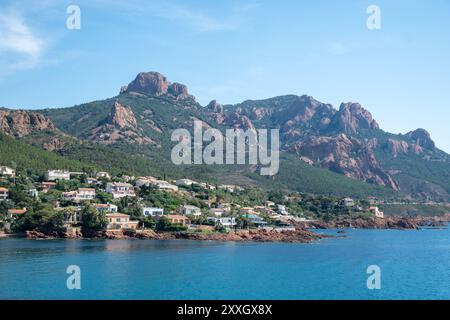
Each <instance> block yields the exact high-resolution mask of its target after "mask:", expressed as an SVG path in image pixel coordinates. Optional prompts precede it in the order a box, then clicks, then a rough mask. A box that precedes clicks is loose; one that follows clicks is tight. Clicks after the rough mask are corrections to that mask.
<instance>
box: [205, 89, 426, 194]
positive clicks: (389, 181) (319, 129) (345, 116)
mask: <svg viewBox="0 0 450 320" xmlns="http://www.w3.org/2000/svg"><path fill="white" fill-rule="evenodd" d="M205 109H206V110H207V113H209V115H210V118H211V119H212V121H214V122H216V123H217V124H221V125H222V124H225V125H227V126H229V127H235V128H241V129H245V130H247V129H254V128H267V129H276V128H278V129H280V137H281V139H282V141H281V143H282V146H283V149H284V150H285V151H287V152H293V153H296V154H297V155H298V156H299V159H301V160H303V161H304V162H306V163H309V164H319V165H320V166H321V167H323V168H327V169H329V170H331V171H334V172H337V173H341V174H343V175H345V176H347V177H351V178H354V179H357V180H361V181H366V182H369V183H372V184H377V185H382V186H386V187H389V188H392V189H393V190H399V189H400V184H399V183H398V181H397V177H396V176H395V173H401V172H400V171H399V170H391V169H390V168H388V167H384V166H383V164H382V163H380V161H379V159H378V155H377V153H379V152H387V153H388V154H389V155H390V156H392V157H394V158H395V157H397V156H398V155H400V154H401V155H405V156H407V157H408V156H414V155H415V156H420V157H423V158H426V157H430V154H429V152H433V150H435V145H434V142H433V141H432V140H431V138H430V135H429V134H428V132H426V131H425V130H423V129H418V130H416V131H412V132H410V133H408V134H406V135H404V136H402V135H400V136H398V137H397V138H394V137H388V135H386V134H385V133H384V132H382V131H381V130H380V127H379V125H378V123H377V122H376V121H375V119H374V118H373V117H372V114H371V113H370V112H369V111H367V110H366V109H364V108H363V107H362V106H361V105H360V104H359V103H342V104H341V106H340V108H339V110H335V109H334V108H333V107H332V106H331V105H329V104H324V103H321V102H319V101H317V100H315V99H314V98H312V97H310V96H306V95H304V96H281V97H276V98H271V99H267V100H260V101H246V102H244V103H242V104H239V105H234V106H225V107H224V106H220V105H219V104H218V103H217V102H216V101H212V102H211V103H209V104H208V106H207V107H206V108H205ZM378 137H381V139H380V140H379V139H378ZM427 152H428V153H427ZM392 172H394V174H393V173H392Z"/></svg>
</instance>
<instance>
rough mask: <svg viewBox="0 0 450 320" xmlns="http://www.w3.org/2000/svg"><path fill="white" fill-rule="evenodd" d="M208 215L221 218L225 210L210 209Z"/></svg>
mask: <svg viewBox="0 0 450 320" xmlns="http://www.w3.org/2000/svg"><path fill="white" fill-rule="evenodd" d="M209 213H210V214H213V215H215V216H216V217H221V216H222V215H224V214H225V210H224V209H221V208H211V209H209Z"/></svg>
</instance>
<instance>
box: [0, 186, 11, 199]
mask: <svg viewBox="0 0 450 320" xmlns="http://www.w3.org/2000/svg"><path fill="white" fill-rule="evenodd" d="M8 197H9V190H8V189H6V188H3V187H0V202H1V201H5V200H6V199H8Z"/></svg>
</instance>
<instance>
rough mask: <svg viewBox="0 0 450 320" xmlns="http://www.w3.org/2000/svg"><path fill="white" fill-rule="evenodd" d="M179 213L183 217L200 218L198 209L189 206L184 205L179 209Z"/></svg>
mask: <svg viewBox="0 0 450 320" xmlns="http://www.w3.org/2000/svg"><path fill="white" fill-rule="evenodd" d="M181 212H182V214H183V215H185V216H201V215H202V211H201V210H200V208H199V207H196V206H191V205H184V206H182V207H181Z"/></svg>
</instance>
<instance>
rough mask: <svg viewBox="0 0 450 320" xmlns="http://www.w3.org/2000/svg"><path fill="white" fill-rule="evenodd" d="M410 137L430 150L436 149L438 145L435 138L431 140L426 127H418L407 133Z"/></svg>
mask: <svg viewBox="0 0 450 320" xmlns="http://www.w3.org/2000/svg"><path fill="white" fill-rule="evenodd" d="M406 136H407V137H408V138H410V139H411V140H413V141H414V142H415V143H416V144H417V145H419V146H420V147H423V148H425V149H428V150H434V149H436V145H435V143H434V141H433V140H431V136H430V134H429V133H428V131H426V130H425V129H421V128H419V129H417V130H414V131H411V132H408V133H407V134H406Z"/></svg>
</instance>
